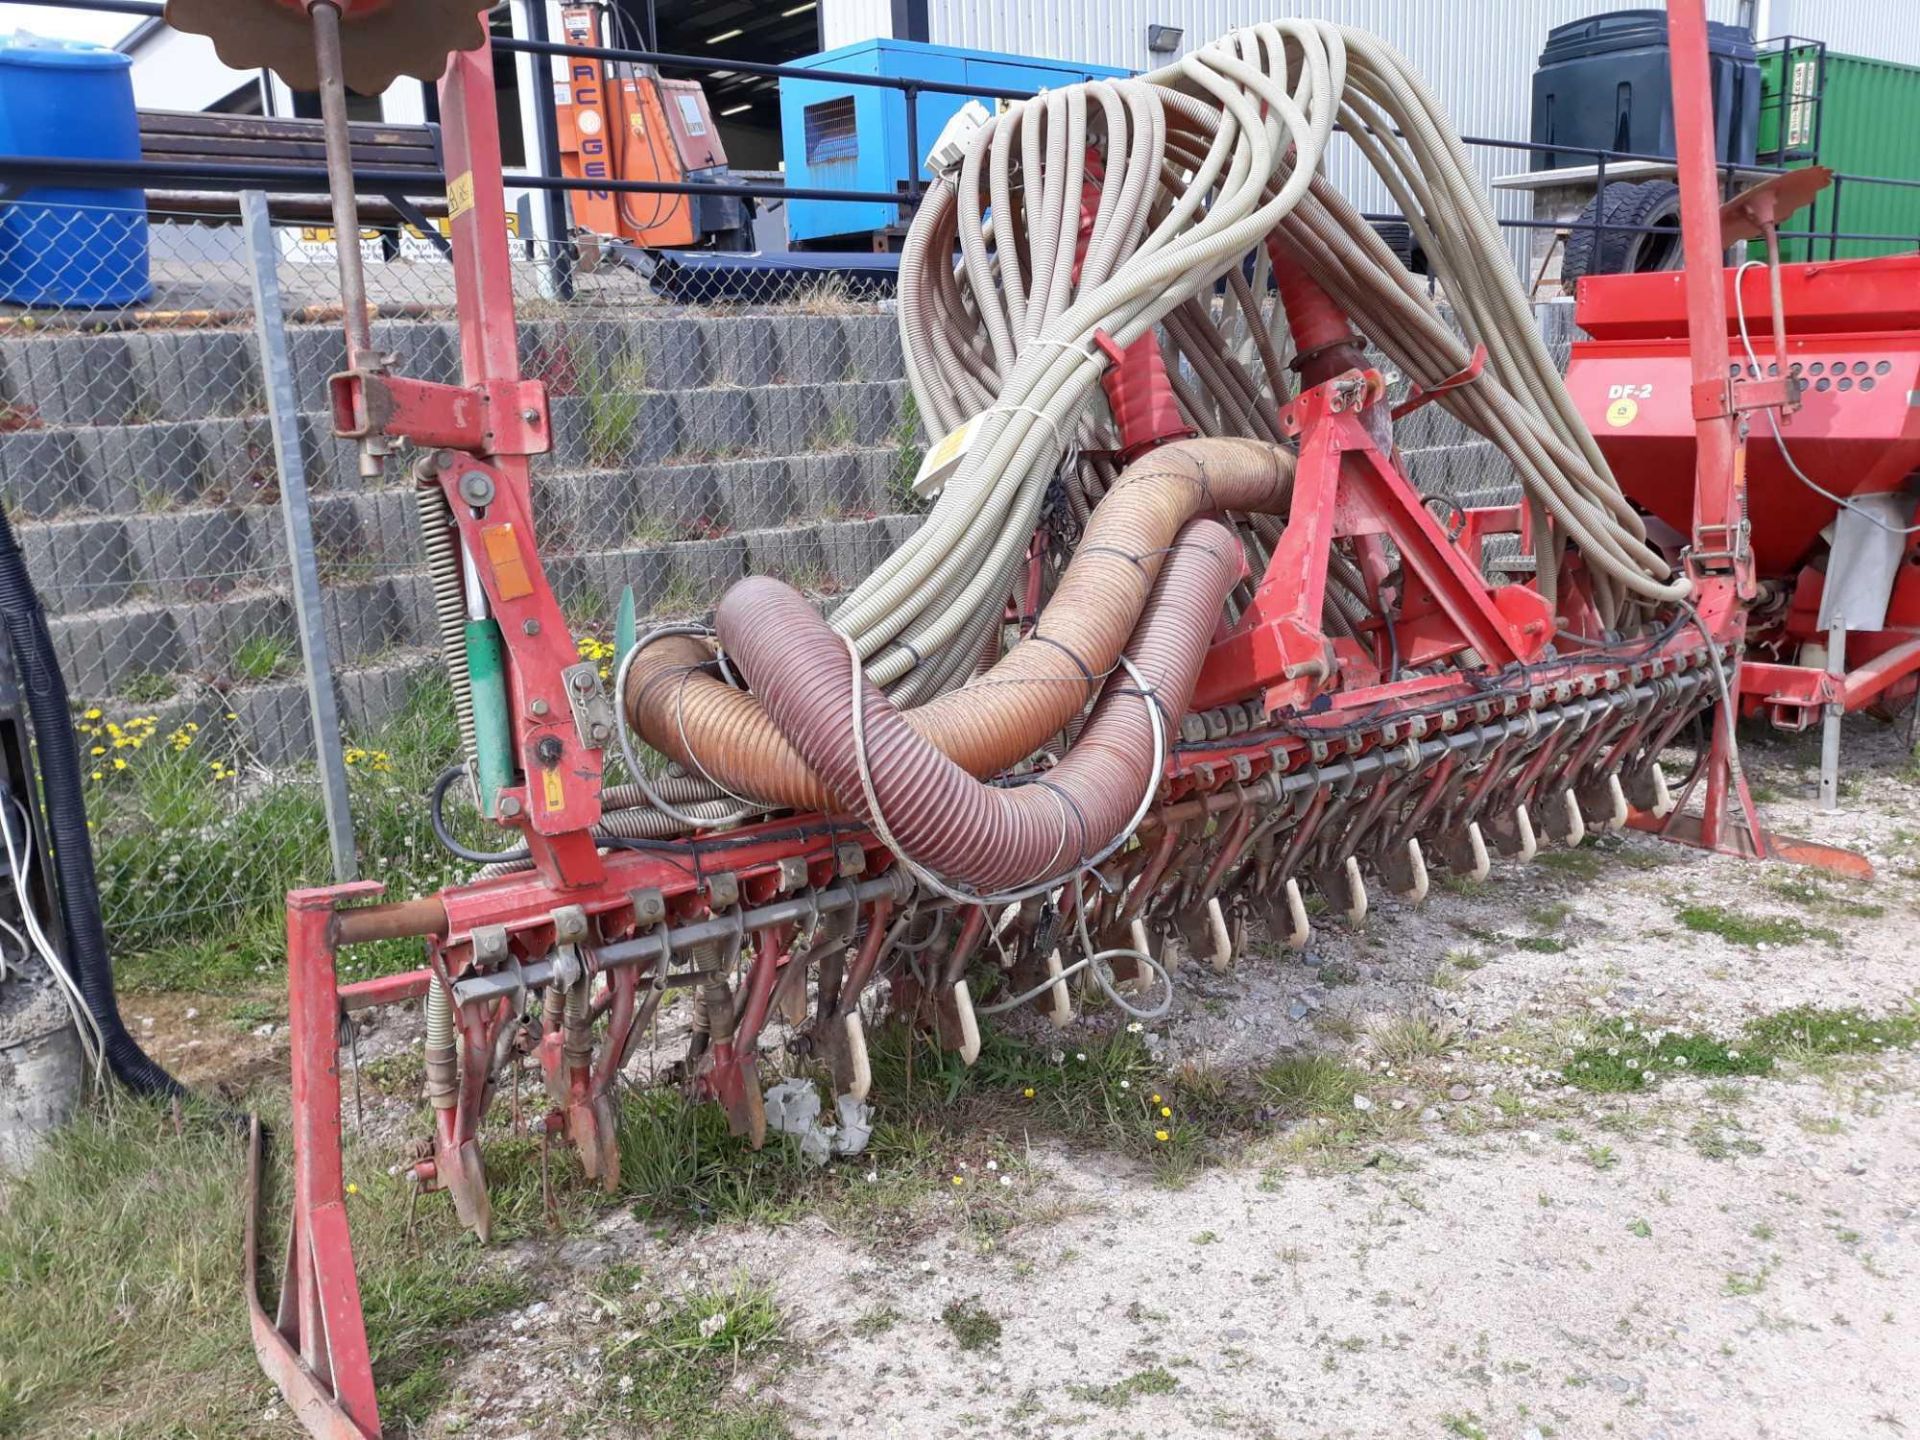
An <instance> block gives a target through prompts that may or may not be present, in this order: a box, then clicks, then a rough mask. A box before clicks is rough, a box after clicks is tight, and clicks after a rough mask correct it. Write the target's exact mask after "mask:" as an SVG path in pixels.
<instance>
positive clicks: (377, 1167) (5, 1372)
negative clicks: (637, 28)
mask: <svg viewBox="0 0 1920 1440" xmlns="http://www.w3.org/2000/svg"><path fill="white" fill-rule="evenodd" d="M285 1157H286V1152H285V1150H284V1148H282V1149H279V1150H276V1151H275V1152H274V1156H273V1158H274V1164H273V1167H272V1171H271V1175H270V1179H269V1187H270V1195H271V1196H272V1197H274V1198H273V1200H272V1202H271V1203H270V1205H269V1207H268V1209H269V1215H270V1218H271V1219H272V1220H273V1221H274V1222H275V1223H274V1224H270V1225H269V1233H267V1234H266V1235H264V1236H263V1237H262V1245H261V1248H262V1251H263V1253H264V1254H265V1255H266V1256H267V1257H269V1265H270V1268H272V1269H273V1270H275V1271H277V1269H278V1257H279V1254H280V1251H281V1247H282V1246H283V1245H284V1237H283V1235H281V1234H279V1233H276V1232H277V1220H278V1216H279V1213H280V1212H279V1204H280V1199H279V1197H283V1196H284V1195H285V1193H286V1180H287V1174H286V1172H287V1165H286V1158H285ZM386 1158H389V1157H381V1158H380V1159H378V1160H377V1161H376V1160H374V1159H371V1158H370V1157H369V1156H367V1155H366V1154H365V1153H364V1152H358V1151H356V1150H353V1149H350V1150H349V1154H348V1173H349V1174H350V1175H353V1176H355V1177H356V1180H357V1183H358V1187H359V1188H358V1193H356V1194H355V1195H354V1196H352V1197H350V1198H349V1201H348V1204H349V1206H350V1208H351V1210H352V1219H353V1226H354V1245H355V1256H356V1261H357V1269H358V1273H359V1277H360V1286H361V1296H362V1300H363V1303H364V1306H365V1310H366V1316H367V1337H368V1342H369V1345H370V1346H371V1349H372V1353H373V1361H374V1377H375V1380H376V1382H377V1383H378V1385H379V1387H380V1403H381V1408H382V1412H383V1414H385V1415H386V1416H387V1418H388V1420H389V1423H390V1424H391V1423H393V1422H396V1421H397V1422H406V1421H409V1420H411V1419H416V1418H418V1417H420V1416H422V1415H424V1414H426V1413H427V1412H428V1411H429V1410H430V1409H431V1408H432V1407H433V1406H434V1405H435V1404H437V1403H438V1401H439V1399H440V1398H442V1397H443V1396H444V1394H445V1386H446V1383H447V1381H448V1379H449V1378H450V1371H449V1368H448V1362H449V1361H450V1359H451V1358H452V1352H451V1350H450V1349H449V1348H448V1343H449V1338H450V1335H452V1334H454V1333H455V1332H457V1329H458V1327H460V1326H462V1325H465V1324H469V1323H471V1322H473V1321H475V1320H478V1319H481V1318H483V1317H484V1316H487V1315H490V1314H494V1313H497V1312H498V1311H499V1310H501V1309H504V1308H506V1307H509V1306H513V1305H517V1304H519V1303H521V1302H522V1300H523V1299H525V1298H526V1296H527V1294H528V1286H527V1283H526V1281H525V1280H524V1279H523V1278H521V1277H520V1276H518V1275H517V1274H515V1273H513V1272H512V1271H510V1270H507V1269H506V1268H505V1267H504V1265H503V1263H502V1261H503V1256H502V1255H501V1253H500V1252H497V1251H496V1252H480V1251H476V1250H475V1249H474V1248H473V1247H472V1246H471V1245H470V1244H469V1243H467V1242H466V1240H465V1238H464V1237H463V1236H462V1235H461V1234H460V1233H459V1232H458V1231H457V1228H456V1226H455V1223H454V1221H453V1219H452V1216H451V1214H450V1212H447V1211H445V1210H444V1209H443V1207H439V1206H429V1207H422V1211H421V1213H420V1215H419V1216H418V1217H417V1218H416V1219H415V1220H414V1222H413V1223H412V1224H411V1226H410V1225H409V1224H408V1220H407V1203H406V1199H407V1196H406V1187H405V1183H404V1182H403V1181H400V1180H398V1179H394V1178H391V1177H389V1176H388V1175H387V1174H386V1163H385V1162H386ZM244 1165H245V1156H244V1152H243V1149H242V1146H241V1143H240V1141H239V1140H238V1138H237V1137H236V1136H235V1135H234V1133H233V1132H232V1131H231V1130H229V1129H227V1128H225V1127H224V1126H222V1125H221V1124H219V1123H218V1122H216V1121H214V1120H213V1119H212V1118H210V1117H209V1116H207V1115H205V1114H204V1113H202V1112H200V1111H199V1110H198V1109H197V1108H194V1107H188V1108H187V1109H186V1110H185V1111H184V1112H183V1113H181V1114H180V1115H176V1114H175V1113H174V1112H173V1111H171V1110H169V1109H163V1108H161V1107H159V1106H157V1105H151V1104H145V1103H141V1102H137V1101H133V1100H128V1099H125V1098H118V1099H116V1101H115V1103H114V1104H113V1106H112V1108H111V1109H110V1110H93V1111H88V1112H86V1113H83V1114H82V1115H81V1116H80V1117H79V1118H78V1119H76V1120H75V1121H74V1123H73V1124H72V1125H70V1126H69V1127H68V1128H67V1129H65V1130H63V1131H61V1132H60V1133H59V1134H58V1135H56V1136H55V1137H54V1138H53V1139H52V1140H51V1142H50V1143H49V1145H48V1146H47V1148H46V1150H45V1151H44V1152H43V1153H42V1155H41V1157H40V1159H39V1160H38V1161H37V1162H36V1163H35V1164H34V1165H33V1167H32V1168H31V1169H29V1170H28V1171H27V1172H25V1173H24V1174H22V1175H20V1176H18V1177H16V1178H13V1179H12V1180H11V1181H10V1182H9V1188H8V1192H7V1198H6V1203H5V1204H4V1205H3V1206H0V1293H3V1294H5V1295H6V1297H7V1299H6V1302H5V1304H0V1434H4V1435H8V1436H22V1437H40V1436H47V1437H52V1436H70V1435H88V1436H93V1437H99V1440H109V1437H115V1440H117V1437H127V1440H132V1437H136V1436H138V1437H149V1436H179V1437H188V1436H194V1437H197V1436H205V1435H226V1434H252V1433H255V1429H256V1422H257V1419H258V1416H259V1414H260V1412H261V1411H262V1409H264V1408H265V1406H266V1404H267V1401H268V1398H269V1395H270V1393H271V1392H270V1387H269V1385H268V1382H267V1380H266V1377H265V1376H264V1375H262V1374H261V1373H260V1372H259V1369H258V1367H257V1365H256V1363H255V1361H254V1358H253V1351H252V1346H251V1344H250V1341H249V1338H248V1333H247V1322H246V1310H245V1306H244V1303H243V1301H242V1298H241V1294H240V1264H239V1243H240V1226H241V1218H242V1217H241V1181H242V1175H243V1172H244ZM496 1169H497V1170H499V1171H501V1172H502V1173H501V1174H500V1182H503V1183H499V1184H498V1188H497V1189H496V1192H495V1194H496V1204H497V1205H500V1206H501V1207H502V1209H503V1211H504V1213H506V1214H507V1215H508V1217H509V1219H511V1217H512V1216H513V1214H514V1205H513V1193H514V1190H515V1185H516V1181H515V1177H514V1176H513V1175H512V1173H511V1167H498V1166H497V1167H496ZM266 1298H267V1305H268V1309H269V1310H271V1309H272V1307H273V1297H272V1296H271V1295H269V1296H268V1297H266Z"/></svg>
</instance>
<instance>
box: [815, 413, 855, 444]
mask: <svg viewBox="0 0 1920 1440" xmlns="http://www.w3.org/2000/svg"><path fill="white" fill-rule="evenodd" d="M859 441H860V426H859V423H858V422H857V421H856V420H855V419H854V417H853V416H852V415H850V414H848V413H847V412H846V411H845V410H834V411H830V412H829V413H828V415H827V418H826V421H825V422H824V423H823V424H822V425H821V426H820V428H819V429H817V430H815V431H814V432H813V434H812V435H810V436H809V437H808V438H807V448H808V449H809V450H851V449H853V447H854V446H855V445H857V444H858V443H859Z"/></svg>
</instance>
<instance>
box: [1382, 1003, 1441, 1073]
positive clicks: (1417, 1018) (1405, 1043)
mask: <svg viewBox="0 0 1920 1440" xmlns="http://www.w3.org/2000/svg"><path fill="white" fill-rule="evenodd" d="M1373 1045H1374V1049H1376V1050H1377V1051H1379V1052H1380V1056H1381V1058H1382V1059H1385V1060H1387V1061H1389V1062H1391V1063H1392V1064H1395V1065H1414V1064H1417V1063H1419V1062H1420V1061H1422V1060H1432V1059H1436V1058H1437V1057H1439V1056H1441V1055H1444V1054H1446V1053H1447V1052H1448V1051H1449V1050H1451V1049H1452V1048H1453V1046H1454V1027H1453V1026H1452V1025H1451V1024H1450V1023H1449V1022H1447V1021H1445V1020H1442V1019H1439V1018H1438V1017H1435V1016H1431V1015H1400V1016H1396V1017H1395V1018H1394V1019H1392V1020H1389V1021H1388V1022H1387V1023H1386V1024H1384V1025H1382V1026H1381V1027H1380V1028H1378V1029H1377V1030H1375V1031H1374V1032H1373Z"/></svg>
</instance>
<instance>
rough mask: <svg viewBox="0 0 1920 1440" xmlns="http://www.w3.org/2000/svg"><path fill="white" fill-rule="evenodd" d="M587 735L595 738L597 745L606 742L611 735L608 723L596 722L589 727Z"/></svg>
mask: <svg viewBox="0 0 1920 1440" xmlns="http://www.w3.org/2000/svg"><path fill="white" fill-rule="evenodd" d="M587 734H588V735H590V736H592V737H593V740H594V743H595V744H598V743H600V742H601V741H603V740H605V739H606V738H607V735H608V734H609V731H608V729H607V722H606V721H604V720H596V721H594V722H593V724H591V725H589V726H588V727H587Z"/></svg>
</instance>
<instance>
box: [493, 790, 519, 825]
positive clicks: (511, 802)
mask: <svg viewBox="0 0 1920 1440" xmlns="http://www.w3.org/2000/svg"><path fill="white" fill-rule="evenodd" d="M498 808H499V811H500V818H501V819H502V820H512V819H514V818H515V817H516V816H518V815H519V813H520V797H519V796H517V795H502V796H501V797H500V804H499V807H498Z"/></svg>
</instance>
